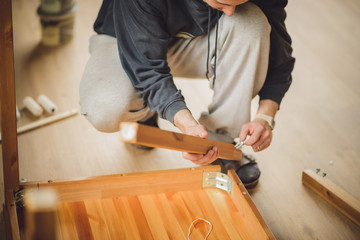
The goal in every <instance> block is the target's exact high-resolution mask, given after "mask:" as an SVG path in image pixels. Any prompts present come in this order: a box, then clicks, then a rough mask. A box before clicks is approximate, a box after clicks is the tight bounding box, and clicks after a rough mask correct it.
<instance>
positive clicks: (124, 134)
mask: <svg viewBox="0 0 360 240" xmlns="http://www.w3.org/2000/svg"><path fill="white" fill-rule="evenodd" d="M120 139H121V141H123V142H127V143H132V144H137V145H144V146H148V147H160V148H166V149H171V150H176V151H181V152H190V153H197V154H206V153H207V152H208V151H209V150H210V149H211V148H212V147H214V146H216V147H217V148H218V149H219V158H224V159H228V160H237V161H239V160H241V159H242V152H241V150H238V149H236V148H235V147H234V145H232V144H230V143H224V142H220V141H214V140H209V139H203V138H199V137H194V136H190V135H186V134H182V133H176V132H171V131H166V130H162V129H159V128H155V127H150V126H146V125H142V124H138V123H133V122H124V123H121V124H120Z"/></svg>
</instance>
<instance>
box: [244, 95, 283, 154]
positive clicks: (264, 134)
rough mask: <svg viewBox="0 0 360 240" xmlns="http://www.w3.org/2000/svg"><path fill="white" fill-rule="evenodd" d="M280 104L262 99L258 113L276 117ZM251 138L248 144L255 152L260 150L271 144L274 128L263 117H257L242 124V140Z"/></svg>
mask: <svg viewBox="0 0 360 240" xmlns="http://www.w3.org/2000/svg"><path fill="white" fill-rule="evenodd" d="M278 108H279V105H278V104H277V103H276V102H274V101H272V100H261V101H260V103H259V108H258V111H257V113H261V114H265V115H268V116H271V117H275V114H276V112H277V110H278ZM248 135H249V136H250V138H249V139H248V140H247V141H246V143H245V144H246V145H248V146H251V147H252V148H253V150H254V152H259V151H262V150H264V149H266V148H267V147H269V146H270V144H271V140H272V129H271V127H270V126H269V124H268V122H267V121H265V120H264V119H261V118H255V119H254V120H253V121H251V122H249V123H246V124H244V125H243V126H242V128H241V131H240V136H239V137H240V140H241V141H245V139H246V137H247V136H248Z"/></svg>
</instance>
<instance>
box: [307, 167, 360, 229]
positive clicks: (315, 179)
mask: <svg viewBox="0 0 360 240" xmlns="http://www.w3.org/2000/svg"><path fill="white" fill-rule="evenodd" d="M302 183H303V184H304V185H305V186H307V187H308V188H310V189H311V190H313V191H314V192H315V193H317V194H318V195H320V196H321V197H322V198H323V199H324V200H325V201H327V202H328V203H330V204H331V205H333V206H334V207H335V208H336V209H338V210H339V211H340V212H342V213H343V214H344V215H345V216H347V217H348V218H350V219H351V220H352V221H353V222H354V223H356V224H357V225H358V226H360V202H359V201H358V200H356V199H355V198H354V197H353V196H351V195H350V194H348V193H347V192H345V191H344V190H343V189H341V188H340V187H338V186H337V185H336V184H334V183H333V182H332V181H330V180H329V179H326V178H323V177H321V176H319V175H317V174H316V173H315V172H314V171H312V170H311V169H308V170H305V171H303V174H302Z"/></svg>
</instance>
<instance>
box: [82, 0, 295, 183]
mask: <svg viewBox="0 0 360 240" xmlns="http://www.w3.org/2000/svg"><path fill="white" fill-rule="evenodd" d="M286 4H287V0H253V1H250V2H248V1H246V0H204V1H203V0H131V1H128V0H104V2H103V4H102V6H101V9H100V11H99V14H98V17H97V19H96V22H95V24H94V29H95V31H96V32H97V33H98V34H97V35H96V36H93V37H92V38H91V39H90V53H91V57H90V59H89V62H88V64H87V66H86V69H85V72H84V75H83V78H82V81H81V84H80V105H81V112H82V114H84V115H85V116H86V118H87V119H88V120H89V121H90V122H91V123H92V124H93V125H94V126H95V127H96V128H97V129H98V130H100V131H104V132H114V131H118V128H119V123H120V122H121V121H138V122H142V123H144V124H148V125H153V126H157V123H156V118H157V115H158V116H160V117H162V118H164V119H167V120H169V121H170V122H172V123H173V124H174V125H175V126H176V127H178V128H179V129H180V130H181V131H182V132H183V133H185V134H189V135H193V136H198V137H201V138H207V137H209V138H211V139H215V140H220V141H225V142H232V141H233V139H234V138H235V137H240V139H241V140H242V141H244V140H245V139H246V137H247V136H250V137H249V139H248V140H247V142H246V145H249V146H251V147H252V148H253V150H254V151H255V152H258V151H262V150H264V149H266V148H267V147H268V146H269V145H270V143H271V140H272V129H273V127H274V117H275V114H276V112H277V110H278V109H279V105H280V102H281V100H282V98H283V96H284V94H285V93H286V91H287V90H288V88H289V86H290V84H291V81H292V78H291V72H292V69H293V66H294V58H293V57H292V56H291V52H292V48H291V39H290V37H289V35H288V33H287V31H286V28H285V24H284V21H285V17H286V13H285V11H284V8H285V6H286ZM205 75H206V77H207V78H208V80H209V83H210V87H211V88H212V89H213V90H214V97H213V102H212V103H211V104H210V105H209V107H208V112H204V113H203V114H202V115H201V117H200V119H199V121H196V120H195V119H194V117H193V116H192V114H191V111H190V110H189V109H188V108H187V106H186V103H185V100H184V98H183V96H182V94H181V91H180V90H178V89H177V88H176V86H175V85H174V82H173V77H174V76H176V77H186V78H201V77H204V76H205ZM189 81H191V80H189ZM256 95H259V96H260V102H259V107H258V111H257V115H256V116H255V117H254V118H253V120H252V121H250V105H251V100H252V99H253V97H255V96H256ZM217 156H218V149H217V148H216V147H214V148H213V149H211V150H210V151H209V152H208V153H207V154H205V155H199V154H190V153H183V157H184V158H185V159H188V160H190V161H192V162H193V163H195V164H202V165H205V164H210V163H212V162H214V161H215V160H216V159H217ZM219 161H220V163H221V164H222V165H231V167H233V168H235V170H236V172H237V174H238V175H239V177H240V179H241V180H242V181H243V183H244V184H245V185H247V186H253V185H255V184H256V183H257V181H258V178H259V176H260V170H259V169H258V167H257V164H256V163H255V162H254V161H250V162H249V163H248V164H244V161H242V163H240V164H238V165H236V164H235V166H234V165H232V164H234V162H229V161H226V160H222V159H219Z"/></svg>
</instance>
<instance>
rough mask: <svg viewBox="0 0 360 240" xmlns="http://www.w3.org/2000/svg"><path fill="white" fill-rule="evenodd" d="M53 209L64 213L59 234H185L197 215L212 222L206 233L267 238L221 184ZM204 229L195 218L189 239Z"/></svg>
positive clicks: (199, 235)
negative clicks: (235, 203) (212, 186)
mask: <svg viewBox="0 0 360 240" xmlns="http://www.w3.org/2000/svg"><path fill="white" fill-rule="evenodd" d="M240 201H243V202H242V204H245V205H246V204H247V202H246V201H244V200H241V199H240ZM203 203H206V204H205V205H202V204H203ZM249 209H250V208H247V209H245V210H249ZM58 215H59V216H67V217H66V218H64V217H61V218H60V219H59V222H60V225H61V228H60V229H61V234H62V235H63V236H70V235H69V233H72V234H73V235H72V236H71V239H97V237H96V236H101V238H104V239H186V237H187V233H188V229H189V227H190V224H191V222H192V221H194V220H195V219H197V218H199V217H201V218H204V219H206V220H208V221H210V222H211V224H212V225H213V230H212V232H211V234H210V236H209V238H208V239H223V240H231V239H244V240H249V239H271V238H269V237H268V236H267V235H266V234H264V230H262V229H261V228H262V226H261V225H260V224H259V223H258V222H257V221H256V220H254V219H252V218H253V217H255V215H253V214H251V213H249V212H244V208H243V207H242V208H241V209H239V208H237V206H235V205H234V203H233V202H232V197H231V196H230V195H229V194H228V193H227V192H225V191H223V190H220V189H203V190H194V191H181V192H175V193H167V194H164V193H159V194H147V195H139V196H131V197H121V198H106V199H101V200H87V201H78V202H66V203H61V204H60V205H59V206H58ZM86 216H87V218H88V219H86ZM63 221H66V224H65V223H63ZM74 226H75V227H74ZM259 228H260V229H259ZM208 230H209V225H208V224H206V223H203V222H199V223H197V224H195V228H194V229H193V231H192V233H191V239H204V237H205V236H206V234H207V232H208ZM85 236H86V238H83V237H85ZM64 239H65V238H64Z"/></svg>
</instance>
